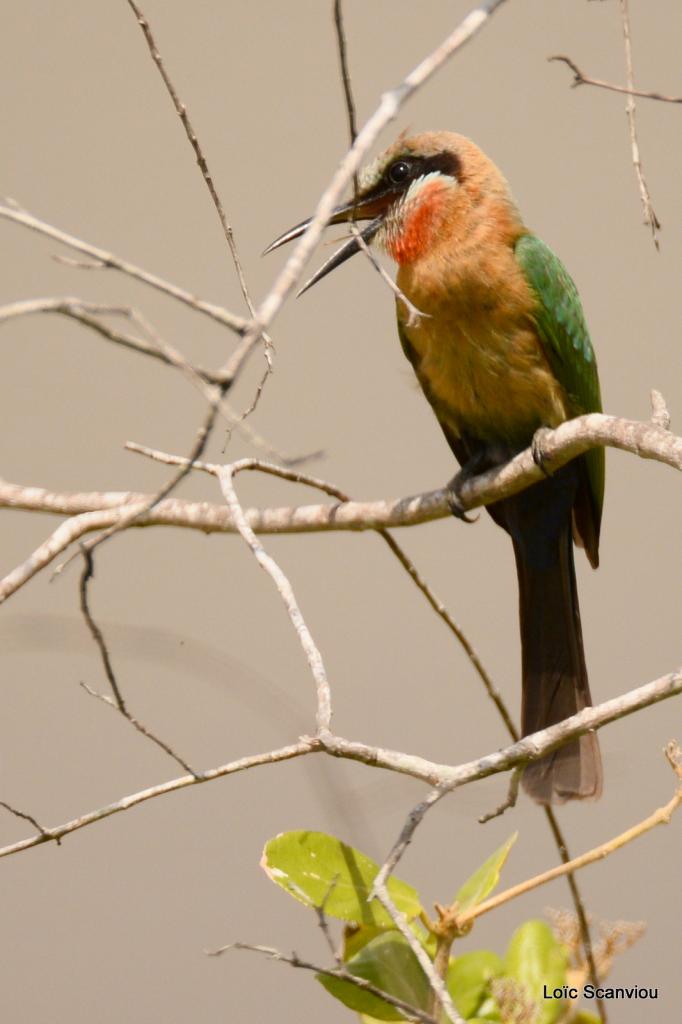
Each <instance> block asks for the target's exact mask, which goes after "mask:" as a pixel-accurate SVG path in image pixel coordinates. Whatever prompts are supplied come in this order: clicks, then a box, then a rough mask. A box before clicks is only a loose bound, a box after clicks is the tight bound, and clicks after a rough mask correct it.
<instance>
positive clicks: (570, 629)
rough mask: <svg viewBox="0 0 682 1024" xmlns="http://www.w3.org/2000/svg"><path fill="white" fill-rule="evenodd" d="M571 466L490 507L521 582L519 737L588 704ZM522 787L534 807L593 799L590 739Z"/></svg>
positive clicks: (596, 775)
mask: <svg viewBox="0 0 682 1024" xmlns="http://www.w3.org/2000/svg"><path fill="white" fill-rule="evenodd" d="M576 488H577V475H576V471H575V468H574V464H569V465H568V466H566V467H564V469H563V470H560V471H559V472H558V473H557V474H556V475H555V476H553V477H551V478H550V479H548V480H546V481H543V482H541V483H539V484H536V485H535V486H533V487H530V488H529V489H528V490H526V491H523V492H522V493H521V494H518V495H515V496H514V497H512V498H508V499H506V500H505V501H504V502H500V503H499V505H495V506H493V507H492V509H491V511H493V513H494V514H495V513H497V514H495V515H494V517H495V518H496V519H497V521H498V522H500V525H503V526H504V528H505V529H506V530H508V532H509V533H510V534H511V537H512V541H513V543H514V554H515V555H516V569H517V573H518V578H519V614H520V624H521V648H522V665H523V704H522V713H521V715H522V730H523V734H524V736H525V735H527V734H528V733H531V732H536V731H537V730H538V729H544V728H545V727H546V726H548V725H554V724H555V723H556V722H560V721H562V720H563V719H564V718H568V717H569V715H574V714H575V713H576V712H577V711H580V710H582V708H584V707H586V706H588V705H590V704H591V703H592V701H591V698H590V690H589V686H588V681H587V669H586V667H585V655H584V652H583V638H582V630H581V627H580V610H579V607H578V592H577V589H576V580H575V567H574V563H573V538H572V529H571V513H572V508H573V504H574V500H575V495H576ZM523 787H524V789H525V790H526V792H527V793H528V794H529V795H530V796H531V797H532V798H533V799H534V800H537V801H538V802H539V803H543V804H548V803H551V802H556V803H563V802H564V801H566V800H581V799H586V798H589V797H598V796H599V794H600V793H601V787H602V768H601V756H600V753H599V744H598V742H597V737H596V735H594V734H588V735H585V736H581V737H580V739H578V740H576V741H574V742H572V743H568V744H565V745H564V746H563V747H560V748H559V749H558V750H556V751H554V753H552V754H549V755H548V756H547V757H544V758H542V759H541V760H539V761H535V762H532V763H531V764H529V765H528V767H527V768H526V770H525V771H524V773H523Z"/></svg>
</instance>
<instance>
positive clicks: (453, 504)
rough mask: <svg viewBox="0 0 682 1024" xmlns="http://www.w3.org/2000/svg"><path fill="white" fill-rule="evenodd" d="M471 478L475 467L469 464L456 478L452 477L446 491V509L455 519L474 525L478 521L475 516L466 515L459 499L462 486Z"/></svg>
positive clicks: (474, 473) (474, 474)
mask: <svg viewBox="0 0 682 1024" xmlns="http://www.w3.org/2000/svg"><path fill="white" fill-rule="evenodd" d="M472 461H473V460H472ZM472 476H476V467H475V466H472V464H471V462H470V463H467V465H466V466H465V467H464V468H463V469H460V471H459V473H457V475H456V476H453V478H452V480H451V481H450V483H449V484H448V486H447V489H446V490H447V502H448V508H449V509H450V512H451V513H452V515H453V516H454V517H455V518H456V519H461V520H462V522H463V523H475V522H476V520H477V519H478V516H477V515H476V516H470V515H468V514H467V510H466V508H465V507H464V505H463V503H462V498H461V487H462V484H464V483H466V481H467V480H469V479H470V478H471V477H472Z"/></svg>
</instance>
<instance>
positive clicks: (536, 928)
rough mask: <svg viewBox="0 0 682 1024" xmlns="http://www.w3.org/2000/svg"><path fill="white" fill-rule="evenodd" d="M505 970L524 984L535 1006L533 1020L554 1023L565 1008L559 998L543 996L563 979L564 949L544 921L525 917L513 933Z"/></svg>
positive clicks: (544, 1023) (546, 1023) (541, 1023)
mask: <svg viewBox="0 0 682 1024" xmlns="http://www.w3.org/2000/svg"><path fill="white" fill-rule="evenodd" d="M504 967H505V970H504V973H505V975H507V976H508V977H510V978H513V979H514V980H515V981H517V982H518V983H519V984H521V985H523V986H524V988H525V990H526V992H527V993H528V995H529V996H530V997H531V998H532V999H533V1001H534V1002H535V1004H536V1006H537V1007H538V1016H537V1022H536V1024H553V1022H554V1021H555V1020H557V1018H558V1017H560V1016H561V1014H562V1013H563V1011H564V1010H565V1009H566V1004H565V1002H564V1000H562V999H545V998H544V987H545V986H546V987H547V990H548V991H551V990H552V989H553V988H560V987H561V986H562V985H563V984H564V983H565V980H566V952H565V950H564V949H563V947H562V946H561V945H560V944H559V943H558V942H557V940H556V937H555V935H554V932H553V931H552V929H551V928H550V927H549V925H548V924H546V923H545V922H544V921H526V922H525V923H524V924H522V925H521V927H520V928H518V929H517V930H516V931H515V932H514V935H513V936H512V939H511V942H510V943H509V946H508V948H507V953H506V956H505V962H504Z"/></svg>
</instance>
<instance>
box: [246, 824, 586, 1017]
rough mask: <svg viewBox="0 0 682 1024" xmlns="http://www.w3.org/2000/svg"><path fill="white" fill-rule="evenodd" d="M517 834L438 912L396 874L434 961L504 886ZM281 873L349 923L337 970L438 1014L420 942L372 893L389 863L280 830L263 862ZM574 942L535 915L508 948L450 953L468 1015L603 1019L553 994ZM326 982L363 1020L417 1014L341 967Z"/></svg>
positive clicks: (456, 996) (395, 893)
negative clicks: (462, 922) (568, 943)
mask: <svg viewBox="0 0 682 1024" xmlns="http://www.w3.org/2000/svg"><path fill="white" fill-rule="evenodd" d="M515 840H516V835H513V836H511V837H510V838H509V839H508V840H507V841H506V842H505V843H504V844H503V845H502V846H501V847H500V848H499V849H498V850H496V851H495V852H494V853H493V854H492V855H491V856H490V857H489V858H488V859H487V860H486V861H485V862H484V863H483V864H482V865H481V866H480V867H479V868H478V869H477V870H476V871H475V872H474V873H473V874H472V875H471V876H470V877H469V878H468V879H467V880H466V881H465V882H464V884H463V885H462V886H460V888H459V890H458V892H457V894H456V896H455V898H454V900H453V902H452V903H451V904H450V905H449V906H448V907H447V908H446V909H445V910H444V909H443V908H442V907H439V906H437V908H436V909H437V911H438V915H439V918H438V920H437V921H435V922H434V921H431V920H430V918H429V917H428V915H427V913H426V911H425V909H424V906H423V904H422V900H421V899H420V896H419V894H418V893H417V891H416V890H415V889H414V888H413V887H412V886H411V885H409V884H408V883H407V882H404V881H401V880H400V879H398V878H395V877H391V878H390V879H389V881H388V885H387V888H388V892H389V895H390V897H391V899H392V901H393V903H394V905H395V907H396V908H397V910H398V911H399V912H400V913H401V914H402V915H404V917H405V918H406V920H407V921H408V922H409V926H410V928H411V929H412V931H413V933H414V935H415V937H416V938H417V940H418V941H419V942H420V943H421V945H422V946H423V948H424V949H425V951H426V952H427V954H428V956H429V957H430V958H431V960H433V961H435V960H436V951H437V949H438V948H439V944H440V945H442V943H443V941H446V942H447V943H448V948H450V947H451V945H452V943H453V942H455V941H456V940H457V939H458V938H459V937H461V936H462V935H464V934H466V933H467V932H468V931H469V930H470V927H471V925H470V924H469V925H468V926H467V927H466V928H461V929H458V927H457V919H458V915H461V914H464V913H465V912H466V911H470V910H471V909H472V908H474V907H475V906H477V905H478V904H480V903H482V902H483V900H485V899H486V898H487V897H488V896H489V895H490V893H491V892H492V891H493V889H494V888H495V887H496V886H497V884H498V882H499V878H500V871H501V869H502V867H503V865H504V862H505V861H506V859H507V857H508V855H509V852H510V850H511V847H512V845H513V843H514V841H515ZM261 865H262V867H263V869H264V870H265V871H266V873H267V874H268V876H269V877H270V878H271V880H272V881H273V882H276V883H277V884H278V885H280V886H281V887H282V888H283V889H285V890H286V891H287V892H288V893H289V894H290V895H291V896H293V897H294V898H295V899H297V900H299V901H300V902H301V903H304V904H305V905H306V906H308V907H310V908H311V909H314V910H315V912H316V913H317V915H318V917H320V918H321V919H322V920H323V921H326V918H327V916H328V917H330V918H335V919H337V920H340V921H342V922H344V925H345V927H344V933H343V941H342V944H341V947H340V949H339V952H338V960H337V975H338V973H343V972H344V971H346V972H348V973H349V974H351V975H353V977H356V978H359V979H363V980H364V981H366V982H369V983H370V984H371V985H372V986H373V987H374V988H375V989H378V990H380V991H381V992H383V993H385V994H386V995H388V996H392V997H393V998H394V999H397V1000H402V1002H403V1003H407V1004H408V1005H409V1006H411V1007H414V1008H415V1009H416V1010H420V1011H422V1012H423V1013H427V1014H433V1012H434V996H433V992H432V989H431V985H430V983H429V981H428V978H427V977H426V975H425V973H424V971H423V969H422V967H421V965H420V963H419V961H418V959H417V957H416V955H415V953H414V951H413V950H412V948H411V947H410V944H409V943H408V942H407V940H406V939H405V937H404V935H402V934H401V932H400V931H399V930H398V928H397V927H396V924H395V922H394V921H393V920H392V918H391V917H390V916H389V914H388V913H387V911H386V909H385V908H384V907H383V906H382V905H381V904H380V903H379V902H378V900H376V899H372V898H371V894H372V887H373V884H374V880H375V878H376V876H377V873H378V871H379V865H378V864H377V863H376V862H375V861H373V860H372V859H371V858H370V857H367V856H366V855H365V854H363V853H362V852H361V851H359V850H357V849H354V848H353V847H352V846H348V845H347V844H346V843H343V842H341V841H340V840H339V839H337V838H335V837H334V836H331V835H327V834H325V833H323V832H309V831H303V830H300V831H294V832H286V833H283V834H282V835H279V836H277V837H276V838H274V839H271V840H270V841H269V842H268V843H267V844H266V847H265V850H264V852H263V858H262V861H261ZM569 969H570V967H569V956H568V950H567V948H566V947H565V946H563V945H562V944H561V943H560V941H559V940H558V939H557V937H556V936H555V934H554V932H553V931H552V929H551V928H550V926H549V925H548V924H547V923H546V922H544V921H541V920H529V921H526V922H524V923H523V924H521V925H520V927H519V928H517V930H516V931H515V932H514V934H513V935H512V937H511V939H510V941H509V943H508V945H507V948H506V950H505V951H504V953H503V954H502V955H500V954H498V953H496V952H494V951H492V950H486V949H481V950H473V951H469V952H465V953H461V954H460V955H454V956H453V955H451V954H450V955H449V957H448V959H447V962H446V967H445V972H444V981H445V983H446V986H447V989H448V991H449V993H450V995H451V997H452V1000H453V1002H454V1004H455V1006H456V1008H457V1012H458V1013H459V1014H460V1015H461V1017H462V1018H463V1019H464V1020H466V1021H472V1022H477V1024H485V1022H495V1024H554V1022H555V1021H558V1020H561V1024H564V1022H566V1024H593V1022H597V1020H598V1018H597V1017H594V1016H593V1015H592V1014H588V1013H585V1012H584V1011H582V1012H577V1013H576V1012H575V1007H574V1005H573V1004H572V1003H571V1002H570V1001H566V1000H564V999H554V998H546V997H545V993H546V992H549V993H551V992H552V991H553V990H554V989H557V988H563V987H564V986H565V985H566V984H567V973H568V971H569ZM317 980H318V981H319V982H320V984H321V985H322V986H323V987H324V988H325V989H326V990H327V992H329V993H330V995H332V996H334V998H335V999H338V1000H339V1001H340V1002H342V1003H343V1004H344V1005H345V1006H347V1007H348V1008H349V1009H350V1010H353V1011H355V1012H356V1013H358V1014H360V1017H361V1020H362V1022H363V1024H375V1022H377V1021H399V1020H405V1019H409V1015H408V1014H407V1011H405V1012H402V1011H401V1010H400V1009H398V1008H397V1007H396V1006H393V1005H391V1004H390V1003H389V1002H387V1001H386V1000H384V999H382V998H380V997H379V996H378V995H375V994H374V993H372V992H369V991H367V990H366V989H363V988H359V987H358V986H357V985H355V984H354V983H353V981H352V980H348V979H347V978H344V977H338V976H335V975H334V973H329V974H321V973H320V974H318V975H317Z"/></svg>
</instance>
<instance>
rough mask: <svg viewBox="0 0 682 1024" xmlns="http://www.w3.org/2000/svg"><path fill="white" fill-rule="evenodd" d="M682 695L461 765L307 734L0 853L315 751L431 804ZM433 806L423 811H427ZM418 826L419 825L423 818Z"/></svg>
mask: <svg viewBox="0 0 682 1024" xmlns="http://www.w3.org/2000/svg"><path fill="white" fill-rule="evenodd" d="M679 693H682V670H678V671H676V672H670V673H669V674H668V675H666V676H662V677H661V678H660V679H656V680H655V681H654V682H652V683H647V684H646V685H645V686H640V687H638V688H637V689H635V690H631V691H630V692H629V693H625V694H623V695H622V696H620V697H616V698H614V699H613V700H609V701H605V702H604V703H603V704H598V705H596V706H595V707H589V708H585V709H584V710H583V711H580V712H579V713H578V714H577V715H572V716H571V717H570V718H567V719H565V721H563V722H559V723H558V724H557V725H552V726H550V727H549V728H547V729H543V730H541V731H540V732H536V733H533V734H532V735H530V736H525V737H524V738H523V739H522V740H519V741H518V742H517V743H513V744H511V745H510V746H508V747H505V748H504V749H502V750H497V751H495V752H494V753H491V754H487V755H486V756H485V757H482V758H479V759H478V760H476V761H469V762H467V763H465V764H460V765H456V766H450V765H444V764H437V763H435V762H433V761H427V760H425V759H424V758H422V757H418V756H415V755H414V754H406V753H403V752H401V751H395V750H387V749H385V748H383V747H371V746H368V745H367V744H365V743H358V742H357V741H355V740H347V739H344V738H343V737H341V736H334V735H332V734H329V735H318V736H314V737H310V736H305V737H303V738H301V739H300V740H299V741H298V743H295V744H293V745H291V746H288V747H282V748H280V749H278V750H270V751H268V752H267V753H265V754H257V755H255V756H253V757H246V758H241V759H240V760H239V761H232V762H230V763H228V764H226V765H222V766H220V767H218V768H211V769H207V770H206V771H202V772H201V774H200V775H199V776H198V777H195V776H193V775H183V776H182V777H180V778H177V779H171V780H170V781H169V782H164V783H161V784H160V785H158V786H153V787H151V788H150V789H145V790H142V791H141V792H139V793H133V794H131V795H130V796H126V797H123V798H122V799H121V800H118V801H117V802H116V803H113V804H108V805H107V806H106V807H102V808H99V809H98V810H96V811H90V812H89V813H88V814H84V815H82V816H81V817H80V818H76V819H75V820H74V821H70V822H67V823H66V824H64V825H58V826H56V827H55V828H51V829H45V834H44V835H38V836H32V837H31V838H29V839H24V840H22V841H21V842H19V843H13V844H12V845H10V846H5V847H3V848H2V849H0V857H6V856H9V855H10V854H13V853H19V852H21V851H22V850H26V849H29V848H30V847H33V846H39V845H40V844H41V843H44V842H46V841H47V840H48V839H49V840H52V839H57V838H61V837H62V836H64V835H67V834H68V833H70V832H75V831H76V830H77V829H79V828H84V827H85V826H86V825H91V824H93V823H94V822H95V821H101V819H102V818H106V817H109V816H110V815H112V814H117V813H119V812H120V811H126V810H128V809H129V808H130V807H134V806H136V805H137V804H140V803H143V802H144V801H145V800H150V799H153V798H155V797H158V796H163V795H164V794H166V793H173V792H175V791H176V790H179V789H186V788H187V787H188V786H193V785H199V784H201V783H203V782H210V781H212V780H213V779H218V778H222V777H223V776H225V775H231V774H233V773H234V772H239V771H244V770H245V769H247V768H252V767H256V766H257V765H261V764H274V763H275V762H277V761H286V760H289V759H291V758H293V757H301V756H304V755H306V754H313V753H322V752H324V753H327V754H329V755H331V756H332V757H338V758H348V759H349V760H352V761H359V762H361V763H362V764H366V765H369V766H370V767H373V768H377V767H378V768H385V769H386V770H387V771H394V772H399V773H400V774H403V775H410V776H412V777H413V778H415V779H420V780H421V781H423V782H426V783H428V784H429V785H431V786H434V787H438V788H437V789H436V790H435V792H434V793H433V794H431V795H430V796H429V797H427V801H424V802H427V803H428V806H430V805H431V803H433V802H435V801H436V800H437V799H439V798H440V796H441V795H444V794H445V793H446V792H451V791H452V790H454V789H457V788H459V787H460V786H465V785H468V784H469V783H471V782H476V781H478V780H479V779H485V778H488V776H490V775H496V774H498V773H499V772H505V771H509V770H510V769H512V768H515V767H516V766H517V765H521V764H525V763H526V762H527V761H530V760H535V759H537V758H541V757H544V756H545V754H547V753H549V752H550V751H552V750H555V749H556V748H557V747H559V746H561V745H563V744H564V743H568V742H570V741H571V740H572V739H575V738H576V737H578V736H581V735H583V733H586V732H589V731H590V730H592V729H601V728H602V727H603V726H605V725H608V724H610V723H611V722H615V721H618V719H620V718H624V717H625V716H626V715H631V714H633V713H634V712H636V711H641V710H642V709H643V708H646V707H649V706H651V705H652V704H657V703H658V702H659V701H662V700H667V699H668V698H669V697H674V696H676V695H677V694H679ZM420 806H421V805H420ZM428 806H427V807H426V808H425V810H424V812H423V813H426V810H428ZM423 813H422V815H421V816H422V817H423ZM419 820H421V818H419ZM416 824H418V821H417V822H416ZM416 824H415V827H416ZM412 831H414V829H413V830H412ZM408 841H409V840H408Z"/></svg>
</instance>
